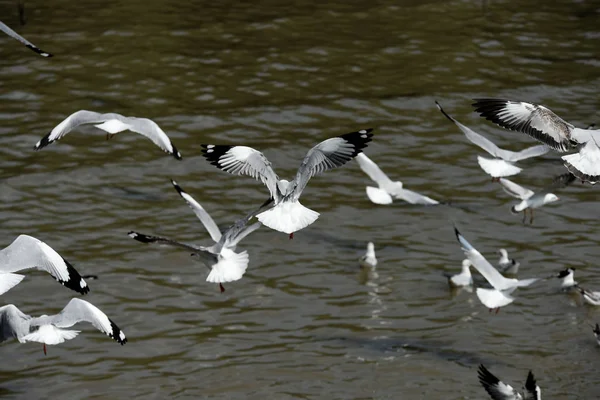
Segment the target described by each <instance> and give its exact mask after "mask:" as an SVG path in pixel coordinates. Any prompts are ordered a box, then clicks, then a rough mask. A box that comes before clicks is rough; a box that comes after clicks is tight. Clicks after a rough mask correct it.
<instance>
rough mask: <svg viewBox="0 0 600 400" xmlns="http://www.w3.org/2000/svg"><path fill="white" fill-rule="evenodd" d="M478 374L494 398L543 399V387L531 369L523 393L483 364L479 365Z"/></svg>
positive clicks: (499, 399) (512, 399)
mask: <svg viewBox="0 0 600 400" xmlns="http://www.w3.org/2000/svg"><path fill="white" fill-rule="evenodd" d="M477 376H478V377H479V383H481V386H483V388H484V389H485V391H486V392H488V394H489V395H490V397H491V398H492V399H493V400H542V389H540V387H539V386H538V385H537V383H536V381H535V377H534V376H533V372H531V371H529V373H528V374H527V380H526V381H525V392H523V393H522V394H521V393H519V392H518V391H517V390H515V389H513V387H512V386H510V385H509V384H507V383H504V382H502V381H501V380H500V379H498V378H497V377H496V376H495V375H494V374H492V373H491V372H490V371H488V370H487V368H486V367H485V366H483V364H481V365H479V370H478V371H477Z"/></svg>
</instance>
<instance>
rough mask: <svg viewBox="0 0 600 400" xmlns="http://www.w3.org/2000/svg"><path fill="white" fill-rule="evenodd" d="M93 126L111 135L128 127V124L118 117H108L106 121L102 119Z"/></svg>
mask: <svg viewBox="0 0 600 400" xmlns="http://www.w3.org/2000/svg"><path fill="white" fill-rule="evenodd" d="M94 126H95V127H96V128H98V129H102V130H103V131H106V132H108V133H110V134H111V135H116V134H117V133H119V132H123V131H126V130H127V129H129V125H126V124H124V123H122V122H121V121H119V120H118V119H109V120H108V121H104V122H103V123H101V124H97V125H94Z"/></svg>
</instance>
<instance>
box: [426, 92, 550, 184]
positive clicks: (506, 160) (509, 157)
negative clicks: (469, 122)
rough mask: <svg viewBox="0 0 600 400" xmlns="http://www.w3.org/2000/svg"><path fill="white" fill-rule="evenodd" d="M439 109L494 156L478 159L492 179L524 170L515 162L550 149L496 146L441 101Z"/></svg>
mask: <svg viewBox="0 0 600 400" xmlns="http://www.w3.org/2000/svg"><path fill="white" fill-rule="evenodd" d="M435 104H436V105H437V107H438V109H439V110H440V111H441V112H442V114H444V115H445V116H446V118H448V119H449V120H450V121H452V122H454V124H455V125H456V126H458V128H459V129H460V130H461V131H462V132H463V133H464V134H465V136H466V137H467V139H469V140H470V141H471V142H472V143H473V144H475V145H477V146H479V147H480V148H482V149H483V150H485V151H486V152H488V153H489V154H491V155H492V156H494V157H495V158H494V159H489V158H484V157H480V156H477V161H478V162H479V166H480V167H481V169H483V170H484V171H485V172H486V173H487V174H488V175H490V176H491V177H492V180H497V179H498V178H502V177H505V176H512V175H516V174H518V173H519V172H521V171H522V169H521V168H519V167H517V166H515V165H514V163H515V162H517V161H521V160H525V159H527V158H532V157H538V156H541V155H543V154H546V153H547V152H548V151H550V148H549V147H548V146H546V145H539V146H533V147H528V148H526V149H524V150H521V151H510V150H504V149H501V148H500V147H498V146H496V145H495V144H494V143H493V142H492V141H491V140H489V139H487V138H486V137H484V136H482V135H480V134H479V133H477V132H475V131H473V130H471V129H470V128H468V127H466V126H465V125H463V124H461V123H460V122H458V121H457V120H455V119H454V118H452V117H451V116H450V115H448V114H446V112H445V111H444V109H443V108H442V106H441V105H440V103H438V102H437V101H436V102H435Z"/></svg>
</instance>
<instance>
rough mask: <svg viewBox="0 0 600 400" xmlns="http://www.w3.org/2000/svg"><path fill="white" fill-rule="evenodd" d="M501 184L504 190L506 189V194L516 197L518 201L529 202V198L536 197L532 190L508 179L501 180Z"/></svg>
mask: <svg viewBox="0 0 600 400" xmlns="http://www.w3.org/2000/svg"><path fill="white" fill-rule="evenodd" d="M500 184H501V185H502V189H504V191H505V192H506V193H508V194H509V195H511V196H513V197H516V198H517V199H521V200H527V199H528V198H530V197H531V196H533V195H534V193H533V191H532V190H529V189H526V188H524V187H523V186H520V185H517V184H516V183H514V182H513V181H511V180H509V179H506V178H500Z"/></svg>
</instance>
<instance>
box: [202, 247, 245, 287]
mask: <svg viewBox="0 0 600 400" xmlns="http://www.w3.org/2000/svg"><path fill="white" fill-rule="evenodd" d="M249 261H250V258H249V257H248V252H246V251H243V252H241V253H235V252H233V251H231V250H229V249H226V248H224V249H222V250H221V254H220V255H219V262H217V263H216V264H215V265H213V266H212V269H211V271H210V274H208V277H207V278H206V281H207V282H214V283H222V282H233V281H237V280H239V279H242V276H244V272H246V269H247V268H248V262H249Z"/></svg>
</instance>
